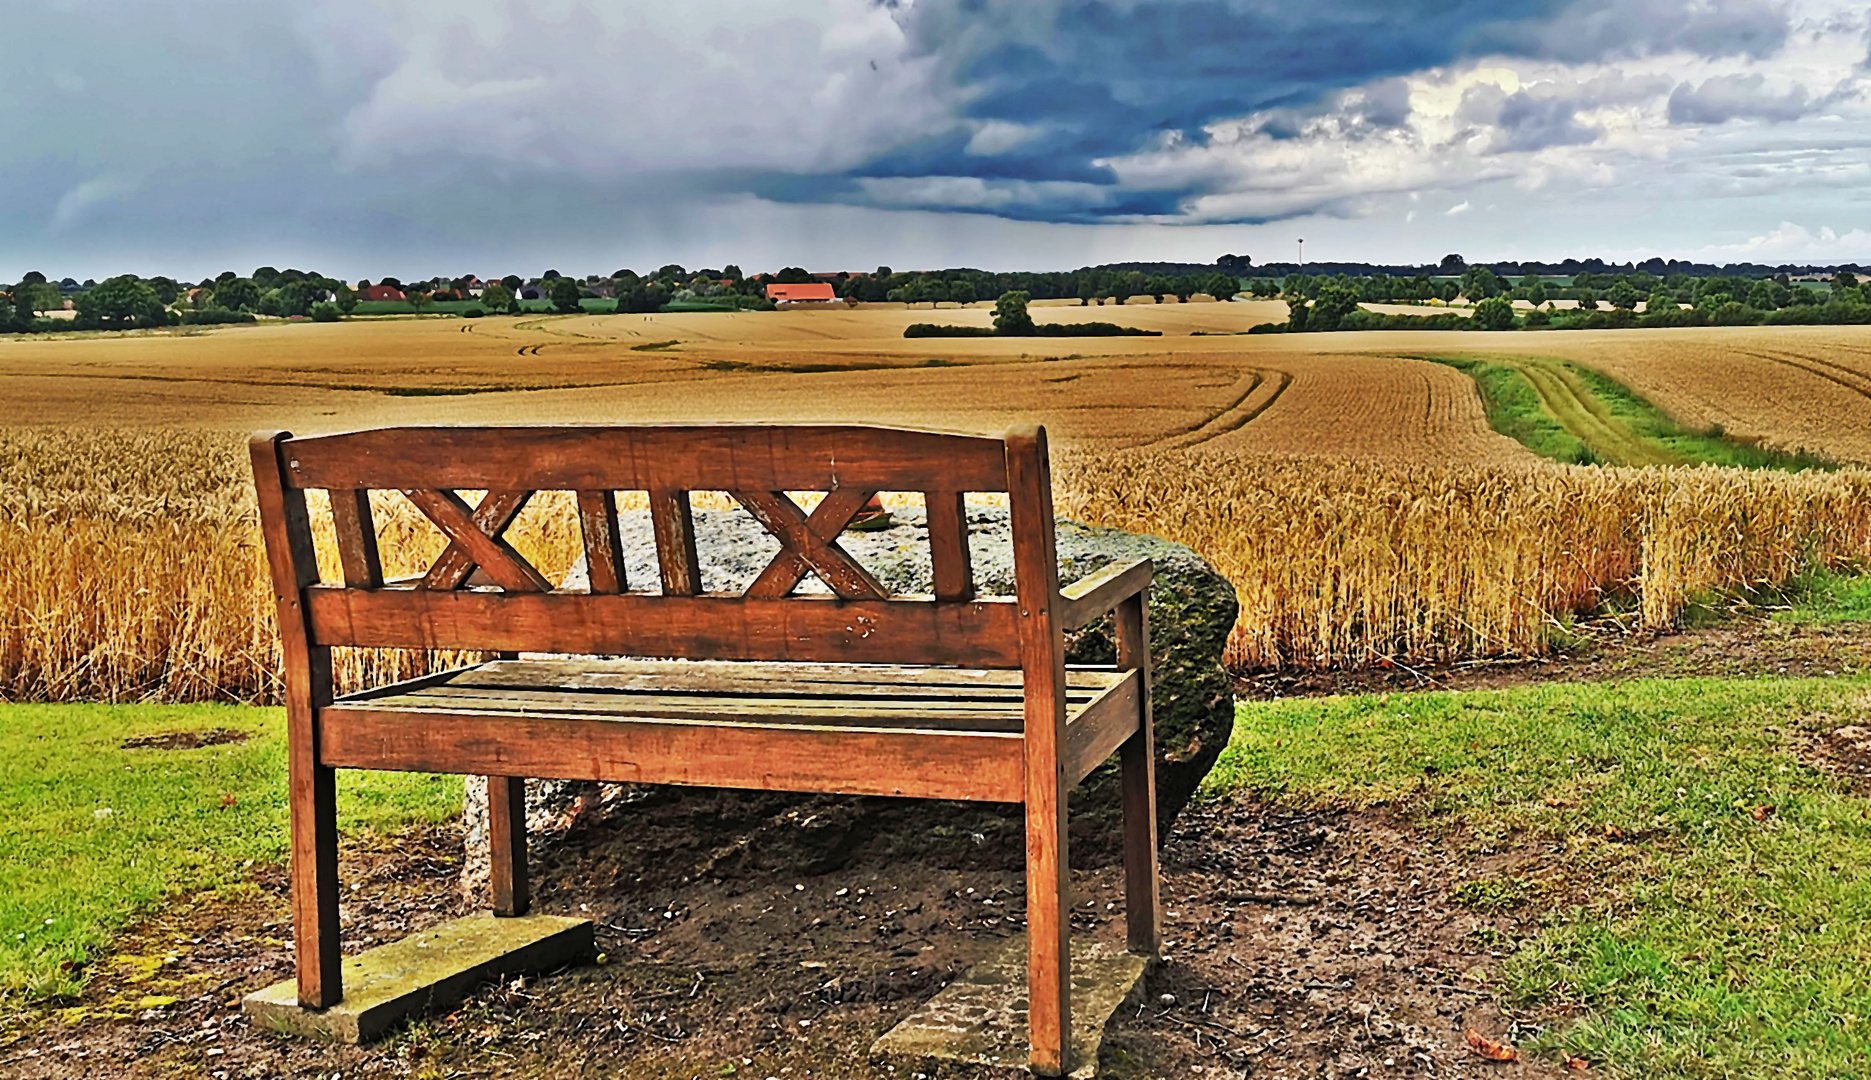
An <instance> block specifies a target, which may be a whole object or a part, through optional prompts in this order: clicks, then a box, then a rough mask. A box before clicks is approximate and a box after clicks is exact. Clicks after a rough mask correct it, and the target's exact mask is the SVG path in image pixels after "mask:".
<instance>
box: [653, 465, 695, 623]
mask: <svg viewBox="0 0 1871 1080" xmlns="http://www.w3.org/2000/svg"><path fill="white" fill-rule="evenodd" d="M649 496H650V524H651V526H652V527H653V528H654V529H655V531H656V562H657V565H658V566H659V567H660V568H661V570H662V577H663V595H664V596H698V595H700V594H701V591H702V561H701V558H700V557H699V556H697V555H696V553H695V517H694V515H693V514H692V513H691V512H690V510H689V493H688V492H686V491H671V490H668V489H658V490H652V491H651V492H650V493H649Z"/></svg>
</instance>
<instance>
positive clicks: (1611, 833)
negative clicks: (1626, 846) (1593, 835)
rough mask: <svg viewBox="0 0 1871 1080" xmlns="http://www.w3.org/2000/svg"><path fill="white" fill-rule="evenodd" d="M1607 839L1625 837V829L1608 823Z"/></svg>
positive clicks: (1606, 829)
mask: <svg viewBox="0 0 1871 1080" xmlns="http://www.w3.org/2000/svg"><path fill="white" fill-rule="evenodd" d="M1605 839H1607V840H1622V839H1624V830H1623V829H1620V828H1618V827H1617V826H1616V825H1606V826H1605Z"/></svg>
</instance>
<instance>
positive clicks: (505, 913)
mask: <svg viewBox="0 0 1871 1080" xmlns="http://www.w3.org/2000/svg"><path fill="white" fill-rule="evenodd" d="M487 852H488V877H489V879H490V881H491V882H492V884H493V888H494V914H495V915H499V916H502V917H513V916H519V915H524V914H526V912H527V910H528V909H529V908H530V907H531V906H532V890H531V888H530V887H529V879H528V877H527V871H526V780H525V779H524V778H523V777H518V776H490V777H488V778H487Z"/></svg>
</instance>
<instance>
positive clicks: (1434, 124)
mask: <svg viewBox="0 0 1871 1080" xmlns="http://www.w3.org/2000/svg"><path fill="white" fill-rule="evenodd" d="M1736 10H1739V9H1736ZM1789 10H1790V12H1791V14H1792V15H1793V16H1796V18H1795V21H1794V28H1795V32H1794V33H1793V34H1791V35H1790V37H1789V39H1788V42H1787V44H1786V45H1785V46H1784V47H1783V48H1782V49H1780V50H1779V51H1778V52H1774V53H1772V54H1771V55H1768V56H1765V57H1757V56H1754V55H1750V54H1749V53H1747V52H1746V51H1738V52H1736V53H1735V54H1733V55H1728V56H1715V57H1710V56H1702V55H1696V54H1694V53H1690V52H1676V53H1668V54H1656V55H1646V56H1640V57H1621V58H1617V59H1614V60H1609V61H1592V62H1564V61H1538V60H1526V59H1511V58H1504V57H1494V58H1483V59H1479V60H1475V61H1471V62H1468V63H1465V64H1462V65H1457V66H1453V67H1448V68H1435V69H1430V70H1426V71H1421V72H1418V73H1415V74H1413V75H1410V76H1407V77H1404V78H1402V79H1386V80H1383V81H1382V82H1380V83H1373V84H1370V85H1368V86H1364V87H1354V88H1351V89H1349V90H1346V91H1343V92H1341V93H1340V94H1338V95H1337V96H1335V97H1334V98H1332V99H1329V100H1327V101H1325V102H1322V103H1321V104H1319V105H1318V106H1315V107H1312V108H1306V109H1269V110H1263V111H1259V112H1254V113H1250V114H1247V115H1245V116H1242V117H1239V118H1235V119H1230V120H1221V121H1217V122H1214V123H1211V124H1209V125H1207V127H1205V128H1204V129H1203V130H1202V131H1201V132H1199V133H1196V134H1194V135H1174V134H1173V135H1171V136H1169V137H1165V138H1162V139H1160V140H1158V141H1157V142H1156V144H1154V145H1152V146H1150V147H1148V148H1145V149H1142V150H1139V151H1137V152H1135V153H1131V154H1127V155H1122V156H1118V157H1112V158H1108V159H1105V160H1103V161H1101V162H1100V164H1103V165H1106V166H1108V167H1109V168H1111V169H1112V170H1113V171H1114V172H1115V173H1116V174H1117V176H1118V178H1119V181H1120V186H1122V187H1124V188H1126V189H1131V190H1142V191H1166V192H1185V191H1193V194H1191V195H1189V196H1188V197H1186V198H1185V199H1184V200H1183V202H1182V205H1181V207H1180V213H1179V214H1177V215H1174V216H1173V218H1172V219H1173V220H1180V221H1218V220H1228V219H1231V218H1232V219H1238V218H1278V217H1284V216H1290V215H1293V214H1298V213H1306V212H1322V213H1328V214H1335V215H1344V216H1360V215H1364V214H1369V213H1372V212H1374V211H1375V208H1376V207H1377V206H1378V205H1379V202H1380V201H1381V200H1382V199H1383V198H1384V197H1387V196H1391V195H1396V194H1401V193H1411V194H1420V193H1423V192H1431V193H1435V192H1446V193H1450V194H1453V195H1454V196H1455V200H1456V201H1457V202H1458V203H1460V204H1462V206H1463V207H1465V206H1466V201H1467V200H1466V198H1465V197H1464V196H1463V195H1462V193H1463V192H1465V191H1467V190H1469V189H1472V188H1474V187H1476V186H1478V185H1482V184H1488V183H1492V182H1496V181H1502V180H1506V181H1510V182H1512V183H1513V184H1515V185H1516V186H1518V187H1519V188H1520V189H1521V190H1523V191H1526V192H1543V193H1544V195H1545V197H1546V198H1548V199H1561V198H1564V199H1567V200H1577V199H1581V198H1584V199H1590V198H1594V197H1602V193H1605V192H1608V191H1610V190H1612V189H1615V188H1625V189H1630V188H1632V187H1636V186H1643V185H1649V184H1661V185H1666V186H1668V187H1671V188H1675V189H1678V190H1690V189H1693V190H1695V191H1697V192H1698V194H1700V195H1702V196H1705V197H1706V196H1711V195H1719V194H1722V193H1723V191H1722V189H1723V188H1724V187H1726V188H1729V189H1730V190H1739V189H1742V188H1746V187H1749V186H1750V185H1751V184H1752V185H1755V186H1760V185H1766V184H1773V185H1778V186H1779V187H1780V188H1782V189H1785V188H1787V187H1790V186H1798V185H1800V184H1803V183H1805V182H1807V181H1809V180H1810V181H1817V182H1825V178H1826V177H1828V176H1837V177H1839V178H1840V179H1841V181H1842V182H1859V181H1860V180H1861V179H1862V177H1861V175H1860V170H1861V168H1862V167H1863V166H1864V165H1865V163H1866V158H1867V155H1866V150H1867V148H1868V147H1871V107H1868V103H1867V99H1871V93H1867V91H1871V78H1867V73H1866V71H1865V69H1864V66H1863V64H1862V62H1861V61H1862V59H1863V57H1862V55H1861V54H1862V51H1863V47H1862V42H1861V40H1860V31H1859V27H1860V26H1861V23H1860V22H1857V21H1853V20H1856V19H1859V18H1860V16H1859V15H1856V14H1851V13H1849V12H1846V9H1845V8H1844V7H1843V6H1842V5H1838V4H1835V3H1832V2H1831V0H1808V2H1806V3H1797V2H1796V3H1794V4H1792V5H1790V7H1789ZM1841 18H1843V19H1845V20H1846V22H1845V23H1844V24H1841V23H1839V21H1838V20H1839V19H1841ZM1742 119H1759V120H1768V121H1774V122H1776V123H1775V124H1774V125H1771V127H1772V128H1777V129H1779V134H1778V135H1775V134H1771V133H1769V131H1770V129H1769V128H1763V127H1761V126H1760V125H1747V124H1742V125H1732V124H1731V121H1735V120H1742ZM1735 127H1738V128H1739V129H1747V130H1746V131H1745V132H1743V133H1741V134H1739V135H1738V136H1731V135H1729V134H1728V132H1729V130H1730V128H1735ZM1775 139H1780V140H1781V141H1783V142H1788V143H1790V145H1787V146H1772V143H1773V141H1774V140H1775ZM1770 146H1772V148H1771V149H1770ZM1802 146H1803V147H1805V148H1806V151H1805V155H1804V157H1805V160H1802V161H1801V162H1800V163H1799V164H1797V165H1791V166H1790V167H1782V168H1776V167H1774V165H1773V164H1772V161H1773V159H1774V157H1775V156H1776V155H1780V156H1785V155H1789V154H1795V153H1797V152H1798V151H1797V150H1796V149H1795V148H1797V147H1802ZM1821 147H1831V148H1832V149H1831V150H1830V152H1829V153H1826V152H1823V151H1821V150H1820V148H1821ZM1821 154H1824V160H1815V158H1816V157H1817V156H1820V155H1821ZM1755 169H1767V170H1769V172H1768V173H1763V174H1761V175H1759V176H1758V177H1751V176H1749V175H1748V174H1749V172H1750V170H1755ZM1655 194H1656V195H1657V197H1662V192H1656V193H1655ZM1451 212H1452V213H1459V212H1460V209H1456V210H1452V211H1451Z"/></svg>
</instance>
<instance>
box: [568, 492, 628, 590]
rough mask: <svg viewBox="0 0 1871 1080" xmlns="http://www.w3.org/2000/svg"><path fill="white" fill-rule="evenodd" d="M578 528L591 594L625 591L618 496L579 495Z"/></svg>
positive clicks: (601, 493) (625, 581)
mask: <svg viewBox="0 0 1871 1080" xmlns="http://www.w3.org/2000/svg"><path fill="white" fill-rule="evenodd" d="M578 524H579V528H580V529H581V530H582V531H583V532H584V534H585V567H586V569H587V570H588V571H589V573H590V577H591V591H592V592H594V593H606V594H610V593H620V592H623V591H624V590H625V589H628V588H629V587H630V586H629V582H628V580H627V579H626V577H625V576H624V539H623V532H622V530H621V529H620V528H619V527H618V523H617V495H616V493H614V492H611V491H581V492H579V493H578Z"/></svg>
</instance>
